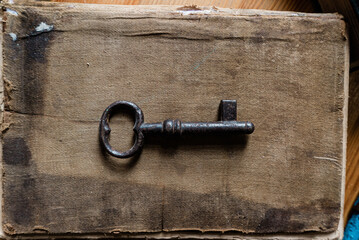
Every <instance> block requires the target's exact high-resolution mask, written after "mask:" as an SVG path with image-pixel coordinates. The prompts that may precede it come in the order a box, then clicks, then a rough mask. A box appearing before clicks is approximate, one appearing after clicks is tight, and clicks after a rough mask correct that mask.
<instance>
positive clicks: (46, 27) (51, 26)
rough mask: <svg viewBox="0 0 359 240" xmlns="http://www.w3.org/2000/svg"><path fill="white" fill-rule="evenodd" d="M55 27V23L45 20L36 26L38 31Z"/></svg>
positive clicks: (46, 30) (48, 30) (45, 30)
mask: <svg viewBox="0 0 359 240" xmlns="http://www.w3.org/2000/svg"><path fill="white" fill-rule="evenodd" d="M53 28H54V25H48V24H46V23H44V22H41V23H40V24H39V26H37V27H36V28H35V30H36V31H37V32H50V31H51V30H52V29H53Z"/></svg>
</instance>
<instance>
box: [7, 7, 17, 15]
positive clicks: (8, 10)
mask: <svg viewBox="0 0 359 240" xmlns="http://www.w3.org/2000/svg"><path fill="white" fill-rule="evenodd" d="M6 12H7V13H9V14H11V15H14V16H19V14H18V13H17V12H16V11H15V10H12V9H10V8H6Z"/></svg>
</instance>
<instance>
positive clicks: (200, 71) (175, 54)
mask: <svg viewBox="0 0 359 240" xmlns="http://www.w3.org/2000/svg"><path fill="white" fill-rule="evenodd" d="M2 11H3V13H2V21H3V25H2V28H3V35H2V54H3V59H2V66H3V67H2V79H3V81H2V89H3V90H2V91H1V93H2V96H1V98H2V101H1V102H2V107H1V109H2V124H1V129H2V138H1V144H2V191H3V193H2V228H3V232H4V235H5V236H6V237H29V236H35V237H38V236H51V237H63V236H72V235H74V236H78V237H81V236H93V237H104V236H107V237H108V236H111V237H112V236H117V237H156V238H157V237H159V238H160V237H199V238H219V237H221V238H232V237H237V238H246V239H248V238H261V237H264V238H266V239H268V238H276V239H280V238H285V237H291V238H292V239H303V238H309V239H311V238H313V237H314V236H315V237H318V238H319V239H320V238H322V239H337V238H340V236H341V231H342V227H343V226H342V222H341V221H342V220H341V215H342V202H343V201H342V199H343V194H344V188H343V176H344V172H345V169H344V168H345V149H346V121H347V100H348V96H347V92H348V39H347V35H346V29H345V23H344V21H343V19H342V17H341V16H339V15H337V14H304V13H294V12H270V11H255V10H231V9H218V8H216V7H207V8H204V7H193V6H172V7H166V6H111V5H87V4H83V5H81V4H58V3H49V2H37V1H36V2H28V1H24V2H19V1H16V3H15V4H10V3H8V4H5V5H4V8H3V10H2ZM222 99H233V100H237V102H238V109H237V111H238V119H240V120H245V121H251V122H253V123H254V125H255V131H254V132H253V133H252V134H251V135H247V136H240V137H239V138H234V139H232V138H218V139H217V138H210V137H209V138H207V137H198V136H194V137H193V138H182V139H177V140H173V139H172V140H169V141H167V140H163V139H161V138H159V139H146V141H145V145H144V148H143V150H142V152H141V154H139V155H136V156H135V157H133V158H130V159H117V158H114V157H111V156H109V155H108V154H107V153H106V152H104V151H103V150H102V149H101V145H100V143H99V120H100V117H101V115H102V113H103V111H104V110H105V108H106V107H107V106H108V105H109V104H111V103H112V102H114V101H117V100H127V101H131V102H134V103H136V104H137V105H139V106H140V107H141V109H142V111H143V113H144V120H145V122H150V123H151V122H161V121H163V120H165V119H181V120H183V121H194V122H196V121H197V122H198V121H202V122H203V121H204V122H205V121H216V120H217V119H218V114H217V113H218V105H219V102H220V100H222ZM131 121H132V119H131V117H130V116H127V115H126V114H122V115H121V114H117V115H116V116H114V118H113V119H111V128H112V130H113V131H112V133H111V137H112V138H111V144H113V145H114V146H116V148H119V149H123V150H124V149H126V148H128V146H130V145H131V143H132V138H131V137H132V135H133V132H132V125H133V122H131Z"/></svg>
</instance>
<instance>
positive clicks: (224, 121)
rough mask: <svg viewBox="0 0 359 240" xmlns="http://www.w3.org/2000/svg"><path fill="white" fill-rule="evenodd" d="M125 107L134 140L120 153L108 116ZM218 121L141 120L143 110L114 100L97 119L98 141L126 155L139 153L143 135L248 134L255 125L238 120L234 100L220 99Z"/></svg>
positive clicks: (110, 151) (117, 153) (114, 152)
mask: <svg viewBox="0 0 359 240" xmlns="http://www.w3.org/2000/svg"><path fill="white" fill-rule="evenodd" d="M121 109H122V110H123V109H128V110H130V111H131V112H132V113H134V114H135V124H134V126H133V131H134V132H135V143H134V144H133V146H132V147H131V149H130V150H128V151H125V152H119V151H117V150H115V149H113V148H112V146H111V145H110V143H109V137H110V132H111V128H110V126H109V119H110V117H111V115H112V114H113V113H114V112H115V111H118V110H121ZM219 113H220V121H217V122H181V121H180V120H178V119H176V120H171V119H168V120H165V121H163V122H160V123H144V117H143V113H142V110H141V109H140V108H139V107H138V106H137V105H136V104H134V103H132V102H128V101H117V102H114V103H112V104H111V105H110V106H108V107H107V108H106V110H105V111H104V112H103V114H102V117H101V121H100V141H101V143H102V145H103V146H104V147H105V149H106V151H107V152H108V153H109V154H111V155H112V156H114V157H118V158H128V157H132V156H133V155H135V154H136V153H139V152H140V151H141V149H142V147H143V144H144V137H145V135H148V134H157V135H158V134H165V135H167V136H170V135H175V136H181V135H190V134H202V135H204V134H231V135H233V134H251V133H252V132H253V131H254V125H253V123H251V122H247V121H243V122H239V121H236V120H237V101H236V100H221V103H220V112H219Z"/></svg>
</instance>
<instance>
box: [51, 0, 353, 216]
mask: <svg viewBox="0 0 359 240" xmlns="http://www.w3.org/2000/svg"><path fill="white" fill-rule="evenodd" d="M53 1H57V2H79V3H101V4H123V5H198V6H216V7H223V8H245V9H266V10H279V11H297V12H339V13H340V14H342V15H344V17H345V20H346V22H347V23H348V25H349V27H348V29H349V36H350V43H351V46H350V47H351V65H350V99H349V123H348V148H347V167H346V185H345V192H346V194H345V203H344V219H345V222H346V221H347V219H348V216H349V214H350V210H351V207H352V205H353V203H354V201H355V199H356V198H357V196H358V193H359V188H358V185H359V171H357V169H358V167H359V148H358V146H359V109H358V108H357V106H358V104H359V60H358V57H359V47H358V46H359V23H358V18H357V17H356V15H355V13H354V11H353V9H352V7H351V5H350V1H349V0H318V1H316V0H237V1H236V0H225V1H219V0H203V1H202V0H168V1H167V0H102V1H101V0H53Z"/></svg>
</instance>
